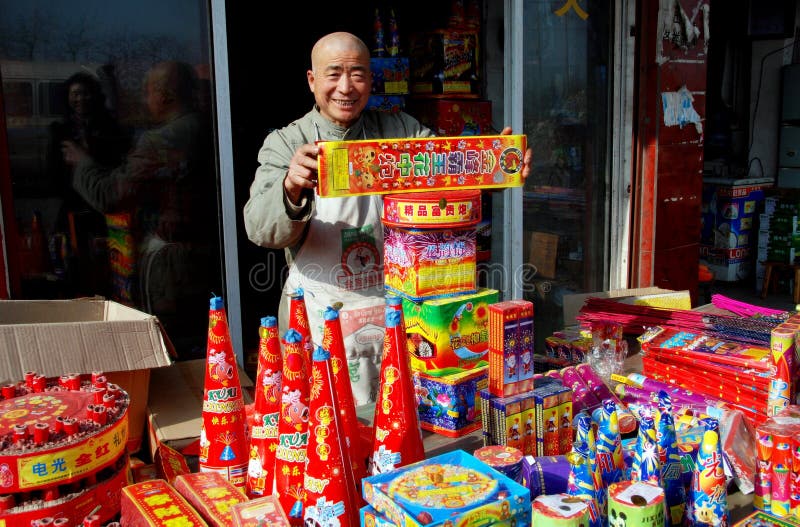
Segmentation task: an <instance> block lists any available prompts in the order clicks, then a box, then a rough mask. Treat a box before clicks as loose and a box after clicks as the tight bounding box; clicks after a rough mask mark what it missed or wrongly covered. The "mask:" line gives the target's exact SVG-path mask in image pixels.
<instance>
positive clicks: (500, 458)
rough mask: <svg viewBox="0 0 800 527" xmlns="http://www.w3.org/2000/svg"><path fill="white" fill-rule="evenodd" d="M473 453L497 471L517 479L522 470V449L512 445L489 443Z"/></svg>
mask: <svg viewBox="0 0 800 527" xmlns="http://www.w3.org/2000/svg"><path fill="white" fill-rule="evenodd" d="M473 455H474V456H475V457H476V458H477V459H478V460H479V461H483V462H484V463H486V464H487V465H489V466H490V467H492V468H493V469H495V470H497V471H498V472H500V473H502V474H505V475H506V476H508V477H509V478H511V479H513V480H514V481H519V476H520V473H521V472H522V457H523V455H522V451H521V450H520V449H518V448H514V447H513V446H504V445H490V446H484V447H481V448H479V449H477V450H476V451H475V452H474V453H473Z"/></svg>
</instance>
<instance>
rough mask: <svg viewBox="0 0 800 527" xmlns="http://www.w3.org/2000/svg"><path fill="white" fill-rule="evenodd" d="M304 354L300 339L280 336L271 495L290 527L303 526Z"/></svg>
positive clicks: (291, 332)
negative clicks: (280, 374) (278, 403)
mask: <svg viewBox="0 0 800 527" xmlns="http://www.w3.org/2000/svg"><path fill="white" fill-rule="evenodd" d="M307 361H308V354H307V353H306V351H305V350H304V349H303V337H302V336H301V335H300V333H298V332H297V331H295V330H293V329H289V330H288V331H287V332H286V334H284V336H283V378H282V383H283V386H282V388H281V411H280V419H279V420H278V449H277V450H276V451H275V491H276V493H277V494H278V499H279V500H280V502H281V506H282V507H283V510H284V512H285V513H286V516H288V517H289V521H290V522H291V524H292V525H298V526H299V525H302V524H303V497H304V496H305V490H304V489H303V475H304V473H305V467H306V446H307V445H308V391H309V386H308V362H307Z"/></svg>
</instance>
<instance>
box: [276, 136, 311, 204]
mask: <svg viewBox="0 0 800 527" xmlns="http://www.w3.org/2000/svg"><path fill="white" fill-rule="evenodd" d="M317 154H319V148H318V147H317V146H315V145H302V146H301V147H300V148H298V149H297V150H296V151H295V153H294V155H293V156H292V159H291V161H290V162H289V170H287V171H286V177H285V178H283V190H284V191H285V192H286V197H287V198H289V201H291V202H292V204H294V205H300V198H301V197H302V194H303V191H304V190H305V189H313V188H314V187H316V186H317Z"/></svg>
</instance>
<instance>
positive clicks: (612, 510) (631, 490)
mask: <svg viewBox="0 0 800 527" xmlns="http://www.w3.org/2000/svg"><path fill="white" fill-rule="evenodd" d="M664 503H665V502H664V489H662V488H661V487H659V486H657V485H654V484H653V483H650V482H646V481H620V482H618V483H612V484H611V485H610V486H609V487H608V522H609V524H610V525H637V526H639V527H662V526H663V525H664V518H665V510H664Z"/></svg>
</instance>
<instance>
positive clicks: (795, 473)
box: [792, 436, 800, 518]
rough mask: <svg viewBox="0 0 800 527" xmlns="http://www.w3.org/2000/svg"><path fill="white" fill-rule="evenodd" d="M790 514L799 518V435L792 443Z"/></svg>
mask: <svg viewBox="0 0 800 527" xmlns="http://www.w3.org/2000/svg"><path fill="white" fill-rule="evenodd" d="M792 514H793V515H794V516H795V517H796V518H800V437H797V436H795V438H794V442H793V443H792Z"/></svg>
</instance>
